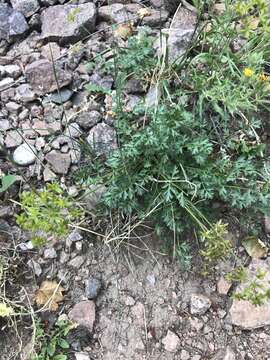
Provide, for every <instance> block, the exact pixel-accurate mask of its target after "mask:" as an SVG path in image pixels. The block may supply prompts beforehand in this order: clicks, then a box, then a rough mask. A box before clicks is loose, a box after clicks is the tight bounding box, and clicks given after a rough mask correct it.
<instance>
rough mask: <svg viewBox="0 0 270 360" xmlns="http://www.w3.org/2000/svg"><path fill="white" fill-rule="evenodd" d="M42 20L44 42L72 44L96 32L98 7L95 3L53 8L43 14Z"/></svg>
mask: <svg viewBox="0 0 270 360" xmlns="http://www.w3.org/2000/svg"><path fill="white" fill-rule="evenodd" d="M41 19H42V34H41V37H42V38H43V39H44V40H47V41H58V42H60V43H70V42H74V41H77V40H80V39H82V38H83V37H84V36H86V35H89V33H92V32H93V31H94V30H95V23H96V7H95V5H94V4H93V3H86V4H82V5H56V6H51V7H49V8H47V9H45V10H44V11H43V12H42V14H41Z"/></svg>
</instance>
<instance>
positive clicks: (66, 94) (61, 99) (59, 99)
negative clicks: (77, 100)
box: [44, 89, 73, 104]
mask: <svg viewBox="0 0 270 360" xmlns="http://www.w3.org/2000/svg"><path fill="white" fill-rule="evenodd" d="M72 95H73V91H72V90H70V89H61V90H60V91H59V92H58V91H55V92H54V93H52V94H50V95H48V96H47V97H46V98H45V99H44V103H46V102H50V101H52V102H53V103H55V104H63V103H65V102H67V101H68V100H69V99H70V98H71V96H72Z"/></svg>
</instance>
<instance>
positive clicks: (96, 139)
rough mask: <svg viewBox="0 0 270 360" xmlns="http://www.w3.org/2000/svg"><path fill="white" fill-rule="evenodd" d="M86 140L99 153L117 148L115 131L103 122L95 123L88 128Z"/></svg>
mask: <svg viewBox="0 0 270 360" xmlns="http://www.w3.org/2000/svg"><path fill="white" fill-rule="evenodd" d="M87 142H88V144H89V145H90V146H91V148H92V149H93V150H94V151H95V152H96V153H97V154H99V155H101V154H103V155H106V154H109V153H110V152H111V151H112V150H115V149H117V138H116V132H115V130H114V129H113V128H112V127H110V126H109V125H107V124H104V123H100V124H97V125H96V126H94V127H93V128H92V129H91V130H90V132H89V135H88V137H87Z"/></svg>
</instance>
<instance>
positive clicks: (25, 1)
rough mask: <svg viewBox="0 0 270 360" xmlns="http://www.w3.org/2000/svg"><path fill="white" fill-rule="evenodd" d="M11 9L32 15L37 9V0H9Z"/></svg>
mask: <svg viewBox="0 0 270 360" xmlns="http://www.w3.org/2000/svg"><path fill="white" fill-rule="evenodd" d="M11 5H12V7H13V9H15V10H17V11H20V12H21V13H22V14H23V15H24V16H25V17H29V16H31V15H33V14H34V13H35V12H37V11H38V9H39V3H38V1H37V0H11Z"/></svg>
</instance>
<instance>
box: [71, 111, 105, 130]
mask: <svg viewBox="0 0 270 360" xmlns="http://www.w3.org/2000/svg"><path fill="white" fill-rule="evenodd" d="M101 120H102V116H101V114H100V113H99V112H98V111H96V110H92V111H81V112H79V113H78V115H77V116H76V119H75V121H76V122H77V123H78V124H79V125H80V126H81V127H82V128H83V129H85V130H88V129H90V128H91V127H93V126H95V125H96V124H97V123H98V122H99V121H101Z"/></svg>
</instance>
